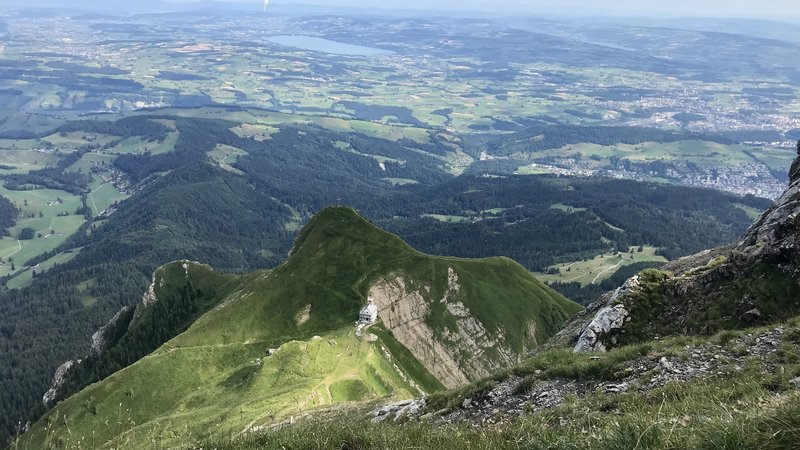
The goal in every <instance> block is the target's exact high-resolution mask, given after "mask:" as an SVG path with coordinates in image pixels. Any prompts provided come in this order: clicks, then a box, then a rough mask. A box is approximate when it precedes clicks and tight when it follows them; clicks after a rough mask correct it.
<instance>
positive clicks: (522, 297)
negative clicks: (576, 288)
mask: <svg viewBox="0 0 800 450" xmlns="http://www.w3.org/2000/svg"><path fill="white" fill-rule="evenodd" d="M448 267H454V268H455V269H456V270H457V271H458V273H459V274H461V280H462V294H461V296H460V297H459V298H460V300H462V301H463V302H464V303H465V305H467V307H469V308H470V310H471V311H472V313H473V314H474V315H475V316H476V317H477V318H478V319H479V320H481V321H482V322H483V323H484V324H485V326H486V327H487V329H489V330H490V331H491V330H492V328H495V329H496V328H498V327H501V326H502V327H503V328H504V329H505V330H506V336H507V339H508V344H509V345H510V346H511V347H512V348H514V349H516V350H518V351H522V350H524V349H525V348H527V347H528V346H529V344H532V342H531V341H538V342H541V341H543V340H544V339H545V338H547V337H548V336H550V335H551V334H552V333H554V332H555V331H557V329H558V328H559V327H560V325H561V323H562V322H563V321H564V319H565V318H566V317H567V316H568V315H569V314H571V313H573V312H575V311H576V310H577V309H578V308H579V307H578V306H577V305H575V304H573V303H571V302H569V301H568V300H566V299H564V298H563V297H562V296H560V295H559V294H557V293H555V292H553V291H551V290H549V289H548V288H546V287H545V286H543V285H542V284H541V283H539V282H538V281H536V279H535V278H533V277H532V276H531V275H530V274H529V273H528V272H527V271H526V270H525V269H524V268H522V267H521V266H519V265H518V264H516V263H514V262H513V261H511V260H508V259H505V258H492V259H487V260H479V261H470V260H456V259H451V258H438V257H431V256H427V255H423V254H420V253H418V252H415V251H414V250H412V249H411V248H410V247H408V246H407V245H406V244H405V243H403V242H402V240H400V239H399V238H398V237H396V236H394V235H391V234H389V233H386V232H384V231H381V230H379V229H377V228H375V227H373V226H371V224H369V222H367V221H366V220H365V219H363V218H361V217H360V216H358V215H357V214H356V213H355V212H354V211H353V210H351V209H349V208H343V207H337V208H329V209H326V210H325V211H323V212H322V213H320V214H318V215H317V216H316V217H315V218H314V219H312V221H311V222H310V224H309V225H308V226H307V227H306V228H305V229H304V230H303V231H302V232H301V234H300V236H299V237H298V240H297V242H296V244H295V248H294V252H293V255H292V257H291V258H290V259H289V260H288V261H287V262H286V263H284V264H283V265H281V266H279V267H278V268H276V269H275V270H273V271H272V272H258V273H254V274H251V275H248V276H245V277H242V278H241V279H240V284H239V285H238V287H236V288H234V289H233V290H232V292H231V293H230V294H229V295H227V297H226V298H225V299H224V300H223V301H222V305H224V306H222V307H217V308H215V309H213V310H212V311H210V312H209V313H207V314H205V315H204V316H202V317H200V318H199V319H198V320H197V321H196V322H195V323H194V324H193V325H192V326H191V327H190V328H189V329H188V330H187V331H186V332H184V333H183V334H181V335H178V336H177V337H175V338H174V339H172V340H170V341H169V342H167V343H166V344H164V345H163V346H161V347H160V348H159V349H158V350H156V351H155V352H154V353H152V354H150V355H149V356H147V357H145V358H143V359H142V360H140V361H139V362H137V363H135V364H133V365H132V366H130V367H128V368H126V369H124V370H122V371H120V372H117V373H115V374H114V375H112V376H110V377H109V378H107V379H106V380H104V381H102V382H100V383H97V384H94V385H92V386H90V387H89V388H87V389H85V390H83V391H81V392H80V393H78V394H77V395H75V396H73V397H71V398H69V399H68V400H66V401H65V402H63V403H61V404H60V405H59V406H57V407H56V408H54V409H53V410H52V411H51V412H50V413H49V414H48V415H47V416H45V417H44V418H43V419H42V420H40V421H39V422H38V423H37V424H36V425H35V426H34V428H33V430H32V431H31V432H29V433H28V434H27V435H25V436H23V438H22V440H21V442H20V443H21V445H22V448H24V446H25V445H29V446H30V447H29V448H42V447H44V448H46V447H47V446H49V445H53V444H55V443H58V442H61V443H64V444H67V446H68V447H69V446H70V445H72V446H77V445H78V443H79V442H81V439H83V444H81V445H83V446H87V442H89V440H90V439H93V440H94V442H93V443H91V444H89V446H94V445H97V446H102V445H105V446H106V447H117V446H121V447H122V448H142V447H143V446H148V445H162V444H163V445H166V446H169V445H177V444H178V443H185V442H187V440H192V439H197V438H202V437H206V436H208V435H210V434H213V433H232V434H234V435H235V434H237V433H240V432H241V431H243V430H244V429H246V428H248V427H252V426H259V425H263V424H268V423H270V422H272V421H273V420H275V419H279V418H281V417H285V416H287V415H294V414H298V413H300V412H302V411H305V410H308V409H310V408H313V407H317V406H321V405H329V404H331V403H333V402H339V401H344V400H364V399H368V398H375V397H383V396H386V395H394V396H396V397H400V398H407V397H410V396H412V395H416V394H418V392H417V391H416V390H415V389H413V388H412V387H411V386H409V384H408V383H407V382H406V381H405V380H404V379H403V376H404V375H403V374H400V373H398V372H397V370H396V368H395V366H394V364H393V362H394V363H395V364H398V365H399V366H401V367H403V370H404V372H405V373H406V374H408V375H410V376H411V377H412V378H415V379H418V382H419V385H421V386H423V388H426V389H437V388H439V387H440V385H437V383H436V382H435V380H434V381H432V380H430V375H429V374H427V373H426V372H425V370H424V369H423V368H421V367H420V366H419V365H418V364H414V363H415V361H414V360H413V357H409V355H407V354H398V355H397V356H396V357H394V358H392V359H393V361H390V360H389V359H387V356H386V355H385V352H384V351H383V350H382V348H388V349H389V350H392V348H393V347H395V346H396V342H391V341H390V340H389V339H387V343H386V345H385V347H384V344H382V343H381V341H378V342H377V343H367V342H362V341H358V340H356V339H355V337H354V335H353V331H354V329H353V326H352V324H353V321H354V319H355V318H356V316H357V313H358V310H359V308H360V307H361V306H362V305H363V304H364V303H365V295H366V292H367V290H368V288H369V286H370V284H371V283H372V282H373V281H375V280H377V279H379V278H380V277H382V276H385V275H388V274H394V273H398V272H402V273H403V274H404V275H405V276H406V277H407V279H410V280H414V281H415V282H418V283H421V284H426V285H428V286H431V295H432V296H438V297H434V298H441V295H442V293H443V292H444V290H445V289H446V287H447V286H446V285H447V281H446V280H447V270H448ZM173 268H174V266H173ZM500 299H502V300H500ZM308 305H311V310H310V314H309V317H308V320H307V321H305V322H303V323H299V321H298V320H297V318H298V316H299V315H300V314H301V312H302V311H304V310H305V308H307V306H308ZM532 318H533V319H535V320H536V322H537V325H538V326H537V336H534V337H530V336H525V334H524V332H523V330H525V329H526V327H524V326H523V325H524V324H525V323H526V321H527V320H531V319H532ZM445 319H446V317H444V315H443V314H439V315H436V314H432V315H431V320H432V321H433V322H434V324H435V323H436V321H437V320H440V321H445ZM440 325H441V324H440ZM317 335H318V336H320V337H321V339H319V338H315V337H314V336H317ZM534 343H535V342H534ZM271 348H277V349H278V351H277V352H275V353H274V355H273V356H271V357H270V356H267V355H268V354H269V349H271ZM393 352H396V350H393ZM398 353H402V352H398ZM259 361H260V362H259ZM406 366H407V368H406ZM106 423H108V425H106ZM101 444H102V445H101Z"/></svg>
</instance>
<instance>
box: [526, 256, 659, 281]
mask: <svg viewBox="0 0 800 450" xmlns="http://www.w3.org/2000/svg"><path fill="white" fill-rule="evenodd" d="M631 250H633V251H632V252H618V253H606V254H603V255H598V256H596V257H594V258H593V259H590V260H582V261H573V262H569V263H563V264H557V265H555V266H552V267H551V268H552V269H556V270H558V273H557V274H550V273H542V272H537V273H535V275H536V278H538V279H540V280H542V281H543V282H545V283H554V282H557V281H558V282H562V283H570V282H577V283H580V284H581V285H584V286H585V285H587V284H592V283H599V282H601V281H603V280H605V279H606V278H608V277H610V276H611V275H614V272H616V271H617V270H618V269H620V268H622V267H625V266H627V265H631V264H635V263H640V262H649V261H657V262H667V259H666V258H664V257H663V256H660V255H656V250H657V249H656V248H655V247H650V246H645V247H644V248H643V251H642V252H639V251H637V249H636V248H632V249H631Z"/></svg>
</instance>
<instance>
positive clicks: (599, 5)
mask: <svg viewBox="0 0 800 450" xmlns="http://www.w3.org/2000/svg"><path fill="white" fill-rule="evenodd" d="M10 3H11V4H15V5H17V6H34V7H68V8H69V7H84V8H96V7H99V8H101V9H106V10H107V9H114V8H118V7H119V8H122V9H130V8H132V7H133V8H137V9H146V8H147V6H145V5H148V6H149V5H163V4H170V3H172V4H175V3H181V4H190V3H217V4H219V3H237V4H238V5H242V6H243V5H248V4H252V5H253V7H254V8H261V6H262V5H263V0H207V1H206V0H145V1H139V2H135V3H133V4H132V3H131V2H128V1H122V0H104V1H93V0H88V1H87V0H67V1H56V0H40V1H39V2H37V3H36V4H34V5H31V4H30V3H29V2H24V1H21V0H11V1H10ZM270 4H271V5H272V6H273V7H274V6H286V5H292V4H295V5H304V6H312V5H319V6H322V7H324V9H325V10H326V11H329V10H330V9H331V8H335V7H337V6H341V7H347V8H365V9H367V8H368V9H369V10H370V11H375V10H376V9H377V10H381V9H383V10H434V11H459V12H466V11H473V12H476V11H477V12H491V13H493V14H500V15H502V14H505V13H509V14H511V13H519V12H523V13H532V14H559V15H571V16H612V17H613V16H638V17H642V16H645V17H653V16H655V17H672V18H675V17H691V18H701V17H716V18H752V19H781V20H786V19H800V3H797V2H794V1H791V0H764V1H760V2H754V1H751V0H732V1H723V0H707V1H703V2H696V1H692V0H675V1H672V2H669V3H668V4H654V3H652V2H647V1H643V0H562V1H556V0H535V1H526V0H498V1H495V2H487V1H485V0H439V1H436V2H430V1H423V0H406V1H404V2H382V1H377V0H330V1H323V0H270Z"/></svg>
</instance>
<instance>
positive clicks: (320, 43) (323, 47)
mask: <svg viewBox="0 0 800 450" xmlns="http://www.w3.org/2000/svg"><path fill="white" fill-rule="evenodd" d="M267 40H268V41H270V42H272V43H274V44H279V45H284V46H286V47H294V48H300V49H303V50H312V51H315V52H323V53H332V54H334V55H347V56H377V55H392V54H394V52H393V51H390V50H383V49H380V48H374V47H365V46H363V45H352V44H345V43H343V42H336V41H332V40H330V39H323V38H318V37H314V36H304V35H280V36H271V37H269V38H267Z"/></svg>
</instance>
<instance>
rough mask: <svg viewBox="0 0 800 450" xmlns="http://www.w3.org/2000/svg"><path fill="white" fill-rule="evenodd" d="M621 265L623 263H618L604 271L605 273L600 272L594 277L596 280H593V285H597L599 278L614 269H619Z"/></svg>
mask: <svg viewBox="0 0 800 450" xmlns="http://www.w3.org/2000/svg"><path fill="white" fill-rule="evenodd" d="M621 264H622V261H620V262H618V263H617V264H616V265H614V266H611V267H609V268H607V269H605V270H603V271H601V272H599V273H598V274H597V276H596V277H594V280H592V284H594V283H597V279H598V278H600V277H601V276H602V275H603V274H604V273H606V272H608V271H609V270H614V269H616V268H617V267H619V266H620V265H621Z"/></svg>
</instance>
